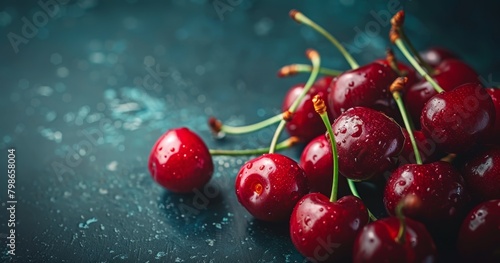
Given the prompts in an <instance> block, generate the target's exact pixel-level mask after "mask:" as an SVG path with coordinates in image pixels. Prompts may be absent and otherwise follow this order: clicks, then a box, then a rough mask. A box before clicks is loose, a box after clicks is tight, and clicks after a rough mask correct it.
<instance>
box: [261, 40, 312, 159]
mask: <svg viewBox="0 0 500 263" xmlns="http://www.w3.org/2000/svg"><path fill="white" fill-rule="evenodd" d="M306 56H307V57H308V58H309V59H310V60H311V63H312V68H313V69H312V71H311V74H310V75H309V79H308V80H307V82H306V85H304V88H303V89H302V92H301V93H300V94H299V96H298V97H297V98H296V99H295V100H294V101H293V103H292V105H290V107H289V108H288V111H286V112H285V113H284V118H282V119H281V121H280V123H279V124H278V127H277V128H276V131H275V132H274V135H273V139H272V141H271V146H270V147H269V153H274V151H275V148H276V143H277V142H278V138H279V136H280V135H281V132H282V131H283V129H284V128H285V124H286V122H287V120H289V119H290V118H291V116H293V113H294V112H295V111H296V110H297V108H298V107H299V105H300V103H301V102H302V100H304V97H305V96H306V94H307V92H309V90H310V89H311V87H312V86H313V84H314V81H316V78H317V77H318V73H319V68H320V63H321V58H320V56H319V54H318V52H317V51H316V50H314V49H308V50H307V51H306Z"/></svg>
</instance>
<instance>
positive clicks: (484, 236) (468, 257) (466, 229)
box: [458, 199, 500, 263]
mask: <svg viewBox="0 0 500 263" xmlns="http://www.w3.org/2000/svg"><path fill="white" fill-rule="evenodd" d="M458 251H459V253H460V255H461V256H462V257H463V262H491V263H493V262H500V200H499V199H495V200H490V201H486V202H483V203H481V204H479V205H477V206H476V207H474V208H473V209H472V210H471V211H470V212H469V214H468V215H467V217H466V218H465V220H464V221H463V222H462V226H461V228H460V232H459V235H458Z"/></svg>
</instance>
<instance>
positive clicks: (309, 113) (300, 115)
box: [281, 76, 333, 143]
mask: <svg viewBox="0 0 500 263" xmlns="http://www.w3.org/2000/svg"><path fill="white" fill-rule="evenodd" d="M332 79H333V78H332V77H330V76H326V77H322V78H320V79H318V80H317V81H316V82H315V83H314V85H313V86H312V87H311V89H310V90H309V91H308V92H307V94H306V95H305V97H304V99H303V100H302V102H301V103H300V104H299V106H298V108H297V110H296V111H295V112H294V113H293V116H292V119H291V120H289V121H287V123H286V126H285V128H286V130H287V131H288V134H290V136H296V137H298V138H299V139H300V141H301V142H306V143H307V142H309V141H310V140H312V139H314V138H315V137H316V136H318V135H320V134H323V133H324V132H325V131H326V129H325V125H323V121H322V120H321V117H320V116H319V115H318V114H317V113H316V111H314V105H313V103H312V101H311V99H312V97H313V96H314V95H316V94H317V95H320V96H321V97H322V99H324V100H325V101H326V99H327V96H328V93H329V91H330V83H331V82H332ZM303 89H304V84H299V85H295V86H293V87H292V88H291V89H290V90H288V92H287V94H286V95H285V100H284V101H283V105H282V107H281V109H282V111H283V112H284V111H287V110H288V108H289V107H290V106H291V105H292V104H293V102H294V101H295V99H296V98H297V97H299V95H300V93H301V92H302V90H303ZM329 117H330V118H332V116H331V115H329Z"/></svg>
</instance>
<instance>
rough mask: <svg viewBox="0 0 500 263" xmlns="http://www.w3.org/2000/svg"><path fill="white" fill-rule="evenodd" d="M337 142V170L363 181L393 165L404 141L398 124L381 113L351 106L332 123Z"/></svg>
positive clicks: (353, 178) (350, 177) (346, 175)
mask: <svg viewBox="0 0 500 263" xmlns="http://www.w3.org/2000/svg"><path fill="white" fill-rule="evenodd" d="M332 129H333V132H334V134H335V140H336V142H337V150H338V156H339V171H340V173H341V174H343V175H344V176H345V177H347V178H349V179H352V180H366V179H369V178H371V177H373V176H375V175H380V174H382V173H383V172H384V171H386V170H390V169H392V168H394V167H395V165H396V164H397V160H398V156H399V153H400V152H401V150H402V148H403V144H404V141H405V139H404V135H403V132H402V131H401V127H400V126H399V125H398V124H397V123H396V122H395V121H394V120H393V119H391V118H389V117H387V116H386V115H385V114H383V113H381V112H379V111H376V110H373V109H370V108H365V107H354V108H351V109H349V110H347V111H346V112H344V113H343V114H342V115H340V116H339V117H338V118H337V119H336V120H335V122H334V123H333V125H332Z"/></svg>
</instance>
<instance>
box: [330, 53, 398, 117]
mask: <svg viewBox="0 0 500 263" xmlns="http://www.w3.org/2000/svg"><path fill="white" fill-rule="evenodd" d="M396 77H397V75H396V73H395V72H394V71H393V70H392V69H391V67H389V66H388V65H386V64H381V63H376V62H374V63H370V64H367V65H364V66H362V67H359V68H357V69H352V70H348V71H345V72H344V73H342V74H341V75H339V76H338V77H336V78H334V79H333V81H332V85H331V90H330V94H329V95H328V109H329V111H330V112H331V113H332V115H333V116H334V117H338V116H339V115H340V114H342V113H343V112H345V111H346V110H348V109H349V108H352V107H355V106H364V107H369V108H372V109H376V110H380V111H382V112H384V113H386V114H387V115H389V116H395V117H397V116H399V112H398V111H397V108H396V107H395V104H394V102H393V99H392V95H391V93H390V92H389V91H388V88H389V86H390V85H391V83H392V82H393V81H394V79H396Z"/></svg>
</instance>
